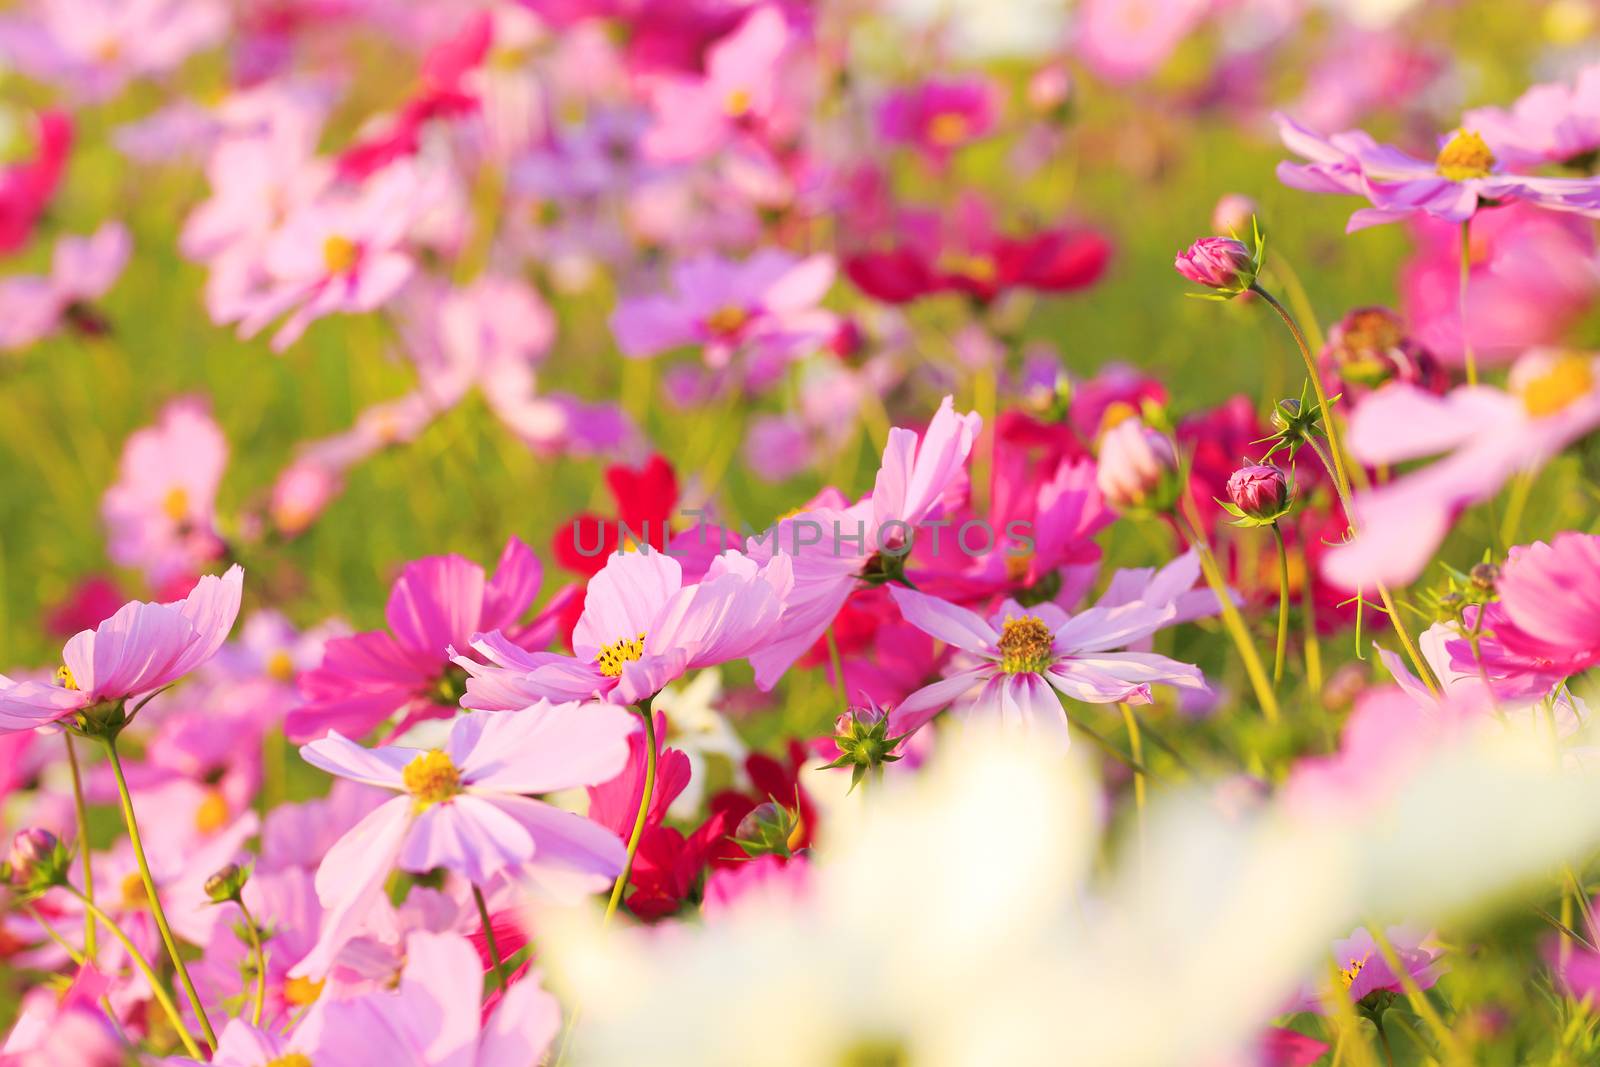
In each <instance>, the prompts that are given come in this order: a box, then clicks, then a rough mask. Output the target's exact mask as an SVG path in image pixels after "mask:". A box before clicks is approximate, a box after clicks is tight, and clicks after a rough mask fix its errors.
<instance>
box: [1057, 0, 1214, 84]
mask: <svg viewBox="0 0 1600 1067" xmlns="http://www.w3.org/2000/svg"><path fill="white" fill-rule="evenodd" d="M1210 7H1211V5H1210V3H1209V0H1084V3H1083V4H1082V5H1081V6H1080V8H1079V11H1078V24H1077V40H1076V42H1075V44H1074V51H1076V52H1077V54H1078V56H1079V57H1080V58H1081V59H1082V60H1083V61H1084V62H1085V63H1087V64H1088V65H1089V69H1090V70H1092V71H1094V72H1095V73H1096V74H1098V75H1099V76H1100V77H1102V78H1104V79H1105V80H1106V81H1109V82H1115V83H1122V82H1132V81H1138V80H1139V79H1141V78H1145V77H1148V76H1149V75H1151V74H1154V73H1155V72H1156V70H1157V69H1159V68H1160V66H1161V64H1162V63H1164V62H1166V60H1167V57H1168V56H1170V55H1171V54H1172V53H1173V51H1174V50H1175V49H1176V48H1177V47H1178V45H1179V44H1180V43H1182V41H1183V39H1184V38H1185V37H1186V36H1188V35H1189V34H1190V33H1191V32H1192V31H1193V30H1194V28H1195V27H1196V25H1198V24H1199V22H1200V20H1201V19H1203V18H1205V16H1206V14H1207V12H1208V11H1209V10H1210Z"/></svg>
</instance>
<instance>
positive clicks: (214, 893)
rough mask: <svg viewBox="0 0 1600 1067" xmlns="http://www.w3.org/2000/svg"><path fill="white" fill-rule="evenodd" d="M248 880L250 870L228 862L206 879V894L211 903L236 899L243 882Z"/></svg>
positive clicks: (222, 902)
mask: <svg viewBox="0 0 1600 1067" xmlns="http://www.w3.org/2000/svg"><path fill="white" fill-rule="evenodd" d="M249 880H250V871H249V870H248V869H247V868H243V867H240V866H239V865H238V864H237V863H230V864H228V865H227V866H226V867H223V868H222V869H221V870H219V871H217V873H215V874H213V875H212V876H211V877H210V878H207V879H206V884H205V890H206V896H208V897H210V898H211V902H212V903H213V904H225V903H227V902H228V901H230V900H238V899H239V894H240V893H241V892H243V891H244V885H245V883H246V882H248V881H249Z"/></svg>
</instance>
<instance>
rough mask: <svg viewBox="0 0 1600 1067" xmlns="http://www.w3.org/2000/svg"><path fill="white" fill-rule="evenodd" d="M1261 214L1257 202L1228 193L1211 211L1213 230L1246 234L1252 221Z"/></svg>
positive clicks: (1241, 195) (1242, 195)
mask: <svg viewBox="0 0 1600 1067" xmlns="http://www.w3.org/2000/svg"><path fill="white" fill-rule="evenodd" d="M1260 213H1261V209H1260V208H1259V207H1257V206H1256V202H1255V201H1254V200H1252V199H1250V198H1249V197H1248V196H1245V195H1244V194H1243V193H1228V194H1226V195H1225V196H1223V197H1222V198H1221V199H1220V200H1218V201H1217V206H1216V207H1214V208H1212V209H1211V228H1212V229H1213V230H1215V231H1216V232H1217V233H1245V232H1248V231H1249V229H1250V220H1251V219H1253V218H1255V217H1256V216H1257V215H1259V214H1260Z"/></svg>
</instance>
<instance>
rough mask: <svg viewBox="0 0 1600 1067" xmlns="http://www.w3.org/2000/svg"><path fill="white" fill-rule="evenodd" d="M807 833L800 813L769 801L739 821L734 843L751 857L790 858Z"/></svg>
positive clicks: (734, 833) (734, 834)
mask: <svg viewBox="0 0 1600 1067" xmlns="http://www.w3.org/2000/svg"><path fill="white" fill-rule="evenodd" d="M804 832H805V827H804V826H803V825H802V824H801V822H800V815H799V813H798V812H794V811H790V810H789V809H788V808H786V807H784V806H782V805H781V804H774V803H773V802H772V801H770V800H769V801H768V802H767V803H765V804H761V805H758V806H757V807H755V808H754V809H753V810H752V811H751V812H750V814H748V815H746V816H745V817H744V818H743V819H741V820H740V821H739V826H738V828H737V829H735V830H734V832H733V843H734V844H736V845H738V846H739V847H740V848H742V849H744V850H745V853H746V854H747V855H750V856H769V855H770V856H789V855H791V854H792V853H793V852H794V850H795V848H796V847H798V845H799V843H800V840H801V837H802V836H803V834H804Z"/></svg>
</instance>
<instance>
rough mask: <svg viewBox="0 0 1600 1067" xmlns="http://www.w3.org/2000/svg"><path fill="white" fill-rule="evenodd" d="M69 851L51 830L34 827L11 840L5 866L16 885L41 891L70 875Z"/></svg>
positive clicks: (23, 888) (26, 889) (31, 891)
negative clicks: (68, 872) (68, 873)
mask: <svg viewBox="0 0 1600 1067" xmlns="http://www.w3.org/2000/svg"><path fill="white" fill-rule="evenodd" d="M67 862H68V857H67V850H66V847H65V846H63V845H62V844H61V841H60V840H59V839H58V838H57V837H56V835H55V834H53V833H51V832H50V831H49V830H44V829H40V828H39V827H31V828H29V829H26V830H19V831H18V832H17V836H16V837H14V838H12V839H11V851H10V852H8V853H7V854H6V867H7V868H8V869H9V871H10V876H9V877H10V881H11V884H12V885H13V886H16V887H17V888H18V889H20V890H22V891H23V892H24V893H42V892H44V891H45V890H46V889H49V888H50V887H51V886H55V885H60V884H62V883H63V882H64V881H66V877H67Z"/></svg>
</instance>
